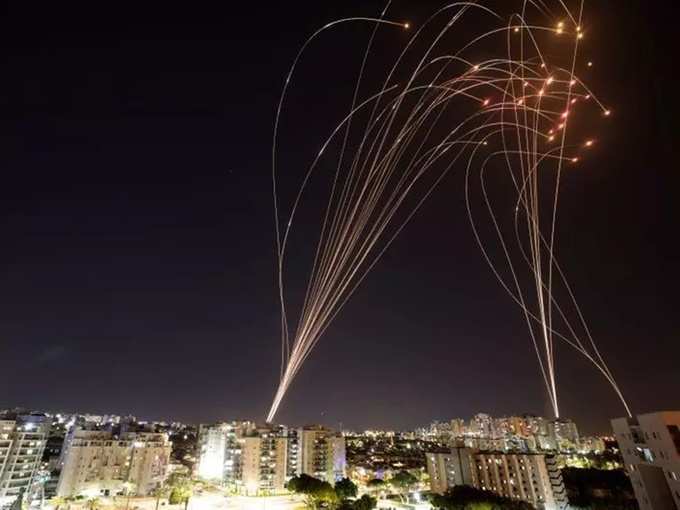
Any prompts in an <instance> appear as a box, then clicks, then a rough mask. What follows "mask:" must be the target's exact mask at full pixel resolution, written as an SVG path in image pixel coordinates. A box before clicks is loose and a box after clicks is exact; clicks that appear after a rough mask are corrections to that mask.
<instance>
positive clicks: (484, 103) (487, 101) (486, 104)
mask: <svg viewBox="0 0 680 510" xmlns="http://www.w3.org/2000/svg"><path fill="white" fill-rule="evenodd" d="M490 102H491V100H490V99H485V100H484V102H483V103H482V104H483V105H484V106H489V103H490Z"/></svg>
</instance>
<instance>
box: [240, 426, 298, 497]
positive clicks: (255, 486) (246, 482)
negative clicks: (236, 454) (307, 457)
mask: <svg viewBox="0 0 680 510" xmlns="http://www.w3.org/2000/svg"><path fill="white" fill-rule="evenodd" d="M239 443H240V444H241V476H240V480H236V484H237V486H238V492H239V493H241V494H244V495H247V496H255V495H259V494H280V493H282V492H283V491H284V490H285V485H286V481H287V479H288V478H287V472H286V466H287V454H288V439H287V438H286V437H285V436H281V435H279V434H277V433H276V432H275V431H269V430H260V431H259V432H258V433H257V434H256V435H252V436H251V437H244V438H241V439H240V440H239Z"/></svg>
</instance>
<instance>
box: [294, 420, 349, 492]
mask: <svg viewBox="0 0 680 510" xmlns="http://www.w3.org/2000/svg"><path fill="white" fill-rule="evenodd" d="M297 439H298V462H297V471H296V473H294V474H298V475H299V474H302V473H304V474H307V475H309V476H313V477H315V478H319V479H321V480H324V481H327V482H329V483H331V484H333V483H335V482H336V481H337V480H340V479H341V478H344V477H345V473H346V471H347V465H346V464H347V462H346V457H345V438H344V437H343V435H342V434H341V433H339V432H334V431H332V430H330V429H327V428H325V427H322V426H319V425H311V426H307V427H303V428H301V429H298V431H297Z"/></svg>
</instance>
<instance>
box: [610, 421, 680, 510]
mask: <svg viewBox="0 0 680 510" xmlns="http://www.w3.org/2000/svg"><path fill="white" fill-rule="evenodd" d="M612 428H613V429H614V434H615V435H616V440H617V442H618V443H619V449H620V450H621V455H622V457H623V462H624V464H625V468H626V471H627V472H628V474H629V476H630V480H631V483H632V485H633V490H634V491H635V498H636V499H637V501H638V504H639V505H640V510H677V509H680V411H666V412H659V413H650V414H641V415H638V416H637V417H635V418H618V419H615V420H612Z"/></svg>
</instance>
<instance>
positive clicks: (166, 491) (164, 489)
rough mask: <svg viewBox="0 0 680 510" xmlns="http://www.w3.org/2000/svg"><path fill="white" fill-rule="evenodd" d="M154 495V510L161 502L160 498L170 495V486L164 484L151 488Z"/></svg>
mask: <svg viewBox="0 0 680 510" xmlns="http://www.w3.org/2000/svg"><path fill="white" fill-rule="evenodd" d="M152 494H153V495H154V496H155V497H156V510H158V507H159V506H160V504H161V499H163V498H167V497H168V496H169V495H170V487H168V486H165V485H159V486H158V487H156V488H155V489H154V490H153V493H152Z"/></svg>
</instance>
